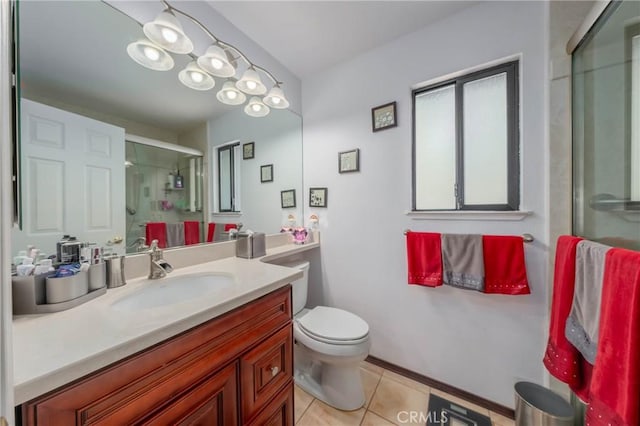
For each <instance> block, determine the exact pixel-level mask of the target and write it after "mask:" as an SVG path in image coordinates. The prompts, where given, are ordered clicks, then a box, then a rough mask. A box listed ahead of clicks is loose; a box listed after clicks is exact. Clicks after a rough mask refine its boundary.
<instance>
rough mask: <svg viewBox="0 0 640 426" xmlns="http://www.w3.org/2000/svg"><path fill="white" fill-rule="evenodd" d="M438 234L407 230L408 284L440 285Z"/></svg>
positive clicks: (440, 255)
mask: <svg viewBox="0 0 640 426" xmlns="http://www.w3.org/2000/svg"><path fill="white" fill-rule="evenodd" d="M440 238H441V236H440V234H436V233H430V232H407V265H408V268H407V269H408V272H409V273H408V276H409V277H408V282H409V284H418V285H424V286H427V287H438V286H441V285H442V253H441V244H440Z"/></svg>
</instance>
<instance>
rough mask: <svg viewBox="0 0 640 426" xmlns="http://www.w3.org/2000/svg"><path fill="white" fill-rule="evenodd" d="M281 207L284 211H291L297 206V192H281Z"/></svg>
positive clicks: (289, 190)
mask: <svg viewBox="0 0 640 426" xmlns="http://www.w3.org/2000/svg"><path fill="white" fill-rule="evenodd" d="M280 206H282V208H283V209H290V208H292V207H295V206H296V190H295V189H287V190H286V191H280Z"/></svg>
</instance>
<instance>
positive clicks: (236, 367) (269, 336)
mask: <svg viewBox="0 0 640 426" xmlns="http://www.w3.org/2000/svg"><path fill="white" fill-rule="evenodd" d="M318 245H319V244H317V243H315V244H310V245H307V246H294V245H287V246H282V247H277V248H274V249H270V250H268V251H267V256H265V258H263V259H252V260H248V259H240V258H236V257H228V258H223V259H220V260H217V261H214V262H208V263H205V264H200V265H195V266H190V267H185V268H181V269H177V270H176V271H175V272H174V273H173V274H171V276H169V277H168V278H166V280H169V279H170V278H173V277H172V276H175V277H177V278H180V277H183V278H185V279H189V278H190V277H197V276H200V277H201V276H203V274H222V275H226V276H228V277H232V278H233V282H232V284H231V285H226V286H222V287H221V288H220V289H219V290H217V291H214V292H213V293H211V294H208V295H204V296H198V297H193V298H191V299H186V300H182V301H177V302H176V303H174V304H170V305H163V302H157V303H156V304H155V305H154V304H153V303H151V305H150V307H149V306H147V307H145V308H141V309H129V308H128V306H129V305H128V304H126V303H123V302H125V301H127V300H131V298H134V299H133V300H138V299H136V298H137V297H138V295H140V294H144V295H147V294H151V293H145V292H147V291H148V290H150V289H154V286H156V287H155V288H158V287H157V286H160V285H162V283H163V279H160V280H153V281H150V280H147V279H146V278H140V279H136V280H132V281H131V282H130V283H129V284H128V285H126V286H124V287H122V288H119V289H113V290H110V291H109V292H108V293H107V295H105V296H102V297H100V298H98V299H96V300H94V301H91V302H88V303H86V304H84V305H82V306H79V307H77V308H74V309H71V310H69V311H65V312H60V313H56V314H49V315H42V316H26V317H17V318H16V319H15V320H14V339H15V343H14V353H15V356H14V358H15V364H16V366H15V391H16V392H15V393H16V402H17V403H20V404H21V413H22V421H23V424H24V425H35V424H38V425H57V424H64V425H69V424H104V425H111V424H207V425H209V424H224V425H235V424H252V425H253V424H273V425H293V380H292V370H293V337H292V325H291V317H292V313H291V286H290V285H289V283H290V282H292V281H293V280H295V279H297V278H299V277H300V275H301V273H300V271H297V270H294V269H290V268H285V267H281V266H276V265H272V264H267V263H265V262H268V261H270V259H272V258H274V259H275V258H277V257H285V256H290V255H292V254H293V255H295V254H296V253H298V252H299V251H304V250H308V249H311V248H314V247H317V246H318ZM167 282H168V281H167ZM157 300H161V299H157ZM154 303H155V302H154Z"/></svg>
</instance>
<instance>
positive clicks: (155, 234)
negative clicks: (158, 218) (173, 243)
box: [145, 222, 167, 248]
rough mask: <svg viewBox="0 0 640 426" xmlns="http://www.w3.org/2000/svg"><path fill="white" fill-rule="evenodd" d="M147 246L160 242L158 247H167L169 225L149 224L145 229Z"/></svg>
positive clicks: (163, 223)
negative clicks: (155, 241) (153, 242)
mask: <svg viewBox="0 0 640 426" xmlns="http://www.w3.org/2000/svg"><path fill="white" fill-rule="evenodd" d="M145 235H146V238H147V244H151V241H153V240H158V247H160V248H166V247H167V224H166V223H165V222H148V223H147V226H146V228H145Z"/></svg>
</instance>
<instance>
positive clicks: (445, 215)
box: [407, 210, 533, 221]
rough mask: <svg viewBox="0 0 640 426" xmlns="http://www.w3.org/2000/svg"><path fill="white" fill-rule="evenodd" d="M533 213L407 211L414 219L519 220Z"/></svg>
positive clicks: (521, 211)
mask: <svg viewBox="0 0 640 426" xmlns="http://www.w3.org/2000/svg"><path fill="white" fill-rule="evenodd" d="M531 214H533V212H532V211H525V210H518V211H495V210H491V211H489V210H487V211H482V210H442V211H430V212H426V211H425V212H415V211H411V212H407V216H409V217H411V218H412V219H414V220H500V221H519V220H523V219H524V218H525V217H527V216H530V215H531Z"/></svg>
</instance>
